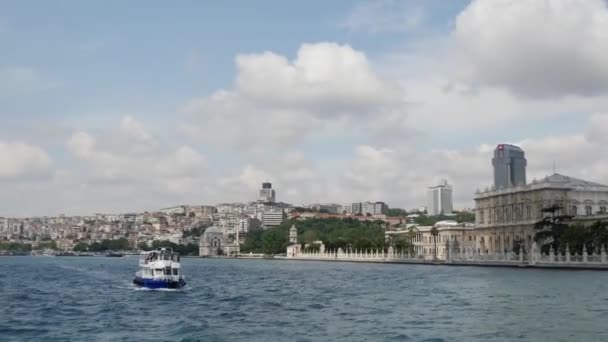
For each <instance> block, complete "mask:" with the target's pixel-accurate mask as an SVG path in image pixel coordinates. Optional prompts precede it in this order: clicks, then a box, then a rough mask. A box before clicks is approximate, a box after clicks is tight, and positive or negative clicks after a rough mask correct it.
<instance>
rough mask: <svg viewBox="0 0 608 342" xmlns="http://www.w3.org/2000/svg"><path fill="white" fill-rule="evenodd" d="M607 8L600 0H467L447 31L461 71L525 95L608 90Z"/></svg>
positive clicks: (473, 78) (585, 93)
mask: <svg viewBox="0 0 608 342" xmlns="http://www.w3.org/2000/svg"><path fill="white" fill-rule="evenodd" d="M606 32H608V8H607V6H606V3H605V1H603V0H520V1H510V0H495V1H483V0H476V1H473V2H472V3H471V4H470V5H469V6H468V7H467V8H466V9H465V10H464V11H463V12H462V13H461V14H460V15H459V16H458V18H457V19H456V24H455V30H454V33H453V36H454V38H455V42H456V44H457V48H458V49H459V52H460V53H462V55H461V57H462V59H463V62H464V63H465V66H464V67H463V69H464V71H463V75H462V76H464V77H466V78H467V79H469V80H470V81H472V82H475V83H477V84H480V85H487V86H494V87H502V88H505V89H508V90H509V91H511V92H513V93H515V94H518V95H523V96H528V97H562V96H567V95H582V96H592V95H597V94H602V93H605V92H606V91H607V90H608V34H606Z"/></svg>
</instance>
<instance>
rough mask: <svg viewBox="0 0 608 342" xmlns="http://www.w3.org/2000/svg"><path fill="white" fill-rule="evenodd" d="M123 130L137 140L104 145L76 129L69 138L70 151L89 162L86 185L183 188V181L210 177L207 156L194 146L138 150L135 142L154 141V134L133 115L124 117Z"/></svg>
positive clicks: (180, 189)
mask: <svg viewBox="0 0 608 342" xmlns="http://www.w3.org/2000/svg"><path fill="white" fill-rule="evenodd" d="M119 129H120V131H121V133H123V134H124V133H127V134H128V136H129V137H131V138H134V139H135V142H133V141H131V142H126V143H127V145H126V146H123V148H117V146H115V145H110V146H111V147H112V148H109V147H107V148H103V147H101V146H99V144H97V140H96V138H95V137H94V136H93V135H91V134H90V133H88V132H76V133H74V134H73V135H72V136H71V137H70V138H69V139H68V141H67V148H68V150H69V151H70V152H71V153H72V154H73V155H74V156H76V157H77V158H79V159H81V160H82V161H83V162H84V163H85V164H84V165H85V167H86V169H87V172H86V174H87V175H88V177H87V178H86V179H84V180H83V182H84V183H85V184H90V185H96V184H97V185H99V184H102V185H103V184H123V185H124V184H130V185H136V186H141V187H146V186H147V187H153V188H157V189H165V190H171V191H182V190H183V189H184V188H185V186H184V185H183V184H186V183H188V184H190V185H193V184H194V183H195V182H197V181H201V180H202V179H204V178H205V177H206V172H207V163H206V159H205V157H204V156H203V155H202V154H200V153H199V152H198V151H197V150H195V149H194V148H192V147H190V146H187V145H182V146H177V147H173V146H165V147H163V148H162V149H154V150H149V151H147V152H144V151H142V150H135V149H133V148H131V147H130V145H131V144H137V143H139V142H142V141H143V142H149V141H154V137H153V135H152V134H151V133H149V132H148V131H147V130H146V129H145V127H144V126H143V125H141V124H140V123H139V122H137V121H135V120H134V119H132V118H130V117H126V118H123V119H122V122H121V125H120V128H119ZM110 136H111V134H110Z"/></svg>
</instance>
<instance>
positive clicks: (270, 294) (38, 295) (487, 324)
mask: <svg viewBox="0 0 608 342" xmlns="http://www.w3.org/2000/svg"><path fill="white" fill-rule="evenodd" d="M182 268H183V270H184V273H185V274H186V276H187V280H188V286H187V287H186V289H185V290H180V291H147V290H138V289H136V288H134V287H133V286H132V285H131V280H132V276H133V273H134V272H135V271H136V270H137V258H136V257H131V258H125V259H119V258H103V257H102V258H78V257H54V258H50V257H0V341H608V272H597V271H595V272H594V271H557V270H530V269H504V268H475V267H447V266H422V265H383V264H355V263H322V262H298V261H272V260H231V259H182Z"/></svg>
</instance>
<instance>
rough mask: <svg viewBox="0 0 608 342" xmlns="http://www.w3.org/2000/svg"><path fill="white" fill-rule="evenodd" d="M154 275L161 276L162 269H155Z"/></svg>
mask: <svg viewBox="0 0 608 342" xmlns="http://www.w3.org/2000/svg"><path fill="white" fill-rule="evenodd" d="M154 273H155V274H156V275H162V274H163V269H162V268H157V269H155V270H154Z"/></svg>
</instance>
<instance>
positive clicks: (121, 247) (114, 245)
mask: <svg viewBox="0 0 608 342" xmlns="http://www.w3.org/2000/svg"><path fill="white" fill-rule="evenodd" d="M129 249H131V248H130V247H129V240H127V239H126V238H120V239H116V240H103V241H101V242H93V243H91V244H87V243H85V242H79V243H77V244H76V245H75V246H74V248H73V250H74V252H106V251H125V250H129Z"/></svg>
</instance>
